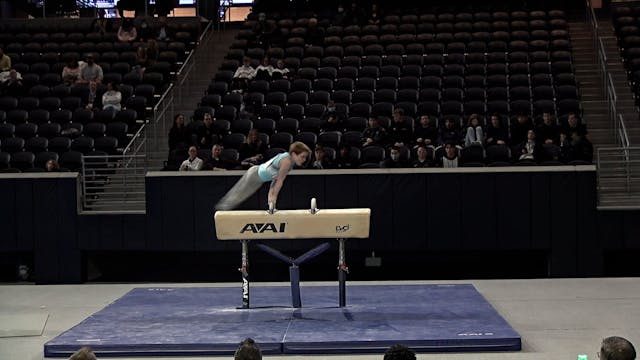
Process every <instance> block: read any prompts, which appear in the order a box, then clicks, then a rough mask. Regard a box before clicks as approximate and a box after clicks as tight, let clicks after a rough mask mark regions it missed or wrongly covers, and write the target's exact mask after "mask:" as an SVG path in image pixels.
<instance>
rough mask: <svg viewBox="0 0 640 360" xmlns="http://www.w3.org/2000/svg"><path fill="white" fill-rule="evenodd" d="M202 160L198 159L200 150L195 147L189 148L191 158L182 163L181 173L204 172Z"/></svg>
mask: <svg viewBox="0 0 640 360" xmlns="http://www.w3.org/2000/svg"><path fill="white" fill-rule="evenodd" d="M202 165H203V162H202V159H200V158H199V157H198V149H197V148H196V147H195V146H191V147H189V158H188V159H187V160H185V161H183V162H182V164H181V165H180V171H200V170H202Z"/></svg>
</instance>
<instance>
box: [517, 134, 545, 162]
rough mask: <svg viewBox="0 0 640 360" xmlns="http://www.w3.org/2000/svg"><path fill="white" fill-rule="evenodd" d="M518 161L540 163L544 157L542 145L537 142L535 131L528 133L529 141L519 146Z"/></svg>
mask: <svg viewBox="0 0 640 360" xmlns="http://www.w3.org/2000/svg"><path fill="white" fill-rule="evenodd" d="M516 153H517V154H520V157H519V158H518V160H532V161H538V160H539V159H540V156H541V155H542V145H541V144H540V143H539V142H538V141H537V140H536V133H535V131H533V130H529V131H527V141H524V142H522V143H521V144H520V145H518V149H517V152H516Z"/></svg>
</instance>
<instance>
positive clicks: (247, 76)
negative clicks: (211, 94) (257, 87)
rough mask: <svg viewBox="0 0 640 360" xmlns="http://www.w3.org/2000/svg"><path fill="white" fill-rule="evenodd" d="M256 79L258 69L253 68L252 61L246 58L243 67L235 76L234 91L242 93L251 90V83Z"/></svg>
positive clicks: (239, 68) (237, 70)
mask: <svg viewBox="0 0 640 360" xmlns="http://www.w3.org/2000/svg"><path fill="white" fill-rule="evenodd" d="M255 77H256V69H254V68H253V67H251V59H249V58H248V57H245V58H244V60H243V64H242V66H240V67H238V69H236V72H235V73H234V74H233V89H234V90H238V91H240V92H242V91H244V90H247V89H248V88H249V81H250V80H253V78H255Z"/></svg>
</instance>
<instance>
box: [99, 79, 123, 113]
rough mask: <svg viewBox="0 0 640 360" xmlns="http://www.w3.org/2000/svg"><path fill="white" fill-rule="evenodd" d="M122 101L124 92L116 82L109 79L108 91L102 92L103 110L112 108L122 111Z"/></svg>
mask: <svg viewBox="0 0 640 360" xmlns="http://www.w3.org/2000/svg"><path fill="white" fill-rule="evenodd" d="M121 101H122V93H120V91H118V88H117V87H116V84H114V83H113V82H111V81H109V82H108V83H107V91H106V92H105V93H104V94H102V109H103V110H108V109H111V110H115V111H116V112H117V111H120V110H122V105H120V102H121Z"/></svg>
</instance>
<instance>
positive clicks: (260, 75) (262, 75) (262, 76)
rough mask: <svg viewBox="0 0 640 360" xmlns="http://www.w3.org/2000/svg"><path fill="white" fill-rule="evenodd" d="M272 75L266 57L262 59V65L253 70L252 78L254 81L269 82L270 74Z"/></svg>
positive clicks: (270, 66)
mask: <svg viewBox="0 0 640 360" xmlns="http://www.w3.org/2000/svg"><path fill="white" fill-rule="evenodd" d="M272 73H273V66H272V65H271V63H270V60H269V58H268V57H266V56H265V57H264V58H263V59H262V64H260V65H258V67H257V68H256V69H255V76H254V77H253V78H254V79H255V80H266V81H270V80H271V74H272Z"/></svg>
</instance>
